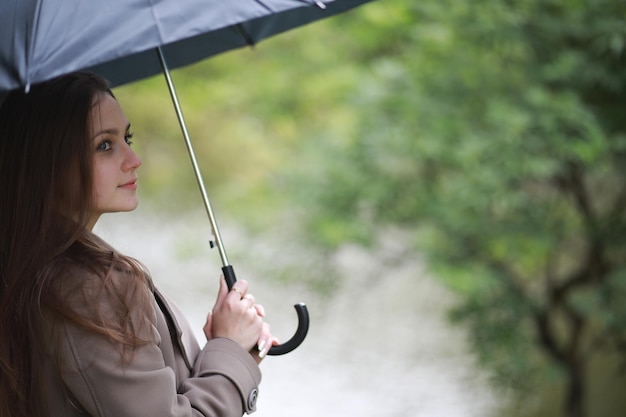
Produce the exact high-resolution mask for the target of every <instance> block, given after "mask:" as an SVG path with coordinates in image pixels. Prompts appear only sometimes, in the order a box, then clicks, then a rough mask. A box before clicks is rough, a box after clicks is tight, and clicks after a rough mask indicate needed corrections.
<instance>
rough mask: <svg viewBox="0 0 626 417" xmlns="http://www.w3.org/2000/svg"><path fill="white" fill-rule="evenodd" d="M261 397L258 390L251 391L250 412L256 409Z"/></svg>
mask: <svg viewBox="0 0 626 417" xmlns="http://www.w3.org/2000/svg"><path fill="white" fill-rule="evenodd" d="M258 396H259V390H258V389H256V388H255V389H253V390H252V391H250V394H248V410H254V408H255V407H256V399H257V397H258Z"/></svg>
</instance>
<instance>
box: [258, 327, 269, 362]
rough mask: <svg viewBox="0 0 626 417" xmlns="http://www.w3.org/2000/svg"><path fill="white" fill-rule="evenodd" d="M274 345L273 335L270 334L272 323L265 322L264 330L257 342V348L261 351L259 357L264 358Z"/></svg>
mask: <svg viewBox="0 0 626 417" xmlns="http://www.w3.org/2000/svg"><path fill="white" fill-rule="evenodd" d="M270 347H272V335H271V334H270V325H269V324H267V323H263V331H262V332H261V336H260V337H259V341H258V343H257V350H258V351H259V358H261V359H263V358H264V357H265V355H266V354H267V352H268V351H269V350H270Z"/></svg>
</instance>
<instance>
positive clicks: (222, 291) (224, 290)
mask: <svg viewBox="0 0 626 417" xmlns="http://www.w3.org/2000/svg"><path fill="white" fill-rule="evenodd" d="M226 295H228V286H227V285H226V279H225V278H224V275H221V276H220V288H219V290H218V292H217V300H215V307H214V308H215V309H219V308H220V307H221V306H222V303H223V302H224V298H225V297H226Z"/></svg>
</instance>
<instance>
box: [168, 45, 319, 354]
mask: <svg viewBox="0 0 626 417" xmlns="http://www.w3.org/2000/svg"><path fill="white" fill-rule="evenodd" d="M156 52H157V55H158V57H159V62H160V64H161V68H162V69H163V75H164V76H165V81H166V83H167V88H168V90H169V92H170V96H171V98H172V103H173V104H174V110H175V111H176V116H177V118H178V122H179V124H180V129H181V131H182V133H183V138H184V140H185V146H186V147H187V151H188V153H189V158H190V159H191V165H192V168H193V171H194V174H195V177H196V181H197V182H198V188H199V189H200V194H201V195H202V201H203V203H204V208H205V210H206V213H207V215H208V217H209V222H210V223H211V230H212V232H213V238H214V240H212V241H211V247H213V246H214V245H215V246H216V247H217V249H218V251H219V254H220V258H221V260H222V272H223V274H224V278H225V279H226V284H227V285H228V289H229V290H230V289H232V287H233V285H234V284H235V282H236V281H237V278H236V276H235V270H234V268H233V266H232V265H230V263H229V262H228V257H227V256H226V250H225V249H224V244H223V242H222V237H221V235H220V231H219V228H218V227H217V222H216V220H215V214H214V213H213V208H212V207H211V202H210V200H209V195H208V193H207V191H206V188H205V186H204V181H203V179H202V173H201V172H200V167H199V165H198V160H197V159H196V154H195V151H194V149H193V144H192V143H191V137H190V136H189V131H188V130H187V124H186V122H185V118H184V116H183V112H182V108H181V106H180V102H179V101H178V95H177V94H176V89H175V88H174V83H173V82H172V77H171V75H170V70H169V68H168V66H167V62H166V61H165V56H164V55H163V51H162V49H161V48H160V47H157V48H156ZM294 309H295V310H296V314H297V315H298V328H297V329H296V332H295V333H294V335H293V336H292V337H291V339H289V340H288V341H287V342H285V343H283V344H280V345H277V346H272V347H271V348H270V350H269V351H268V355H283V354H285V353H288V352H291V351H292V350H294V349H295V348H297V347H298V346H300V344H301V343H302V342H303V341H304V339H305V337H306V335H307V332H308V330H309V312H308V310H307V307H306V305H305V304H304V303H298V304H295V305H294Z"/></svg>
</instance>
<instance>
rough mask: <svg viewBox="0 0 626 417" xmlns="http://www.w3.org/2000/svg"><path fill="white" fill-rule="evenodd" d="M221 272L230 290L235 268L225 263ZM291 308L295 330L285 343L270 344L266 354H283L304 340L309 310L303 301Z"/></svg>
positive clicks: (234, 278)
mask: <svg viewBox="0 0 626 417" xmlns="http://www.w3.org/2000/svg"><path fill="white" fill-rule="evenodd" d="M222 272H223V273H224V278H225V279H226V285H227V286H228V289H229V290H231V289H232V288H233V285H235V282H237V278H236V277H235V270H234V269H233V267H232V265H226V266H224V267H222ZM293 308H295V310H296V314H297V315H298V328H297V329H296V332H295V333H294V335H293V336H292V337H291V339H289V340H287V341H286V342H285V343H282V344H280V345H277V346H272V347H271V348H270V350H269V351H268V352H267V354H268V355H273V356H276V355H284V354H285V353H289V352H291V351H292V350H294V349H295V348H297V347H298V346H300V344H302V342H303V341H304V338H305V337H306V334H307V332H308V331H309V311H308V310H307V308H306V305H305V304H304V303H298V304H296V305H294V306H293Z"/></svg>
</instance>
